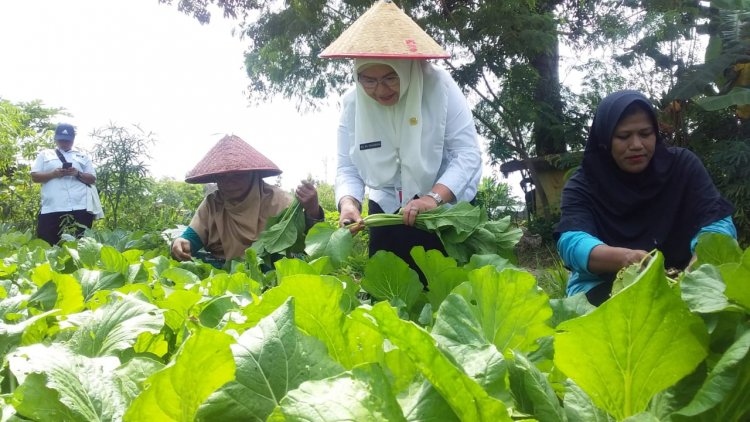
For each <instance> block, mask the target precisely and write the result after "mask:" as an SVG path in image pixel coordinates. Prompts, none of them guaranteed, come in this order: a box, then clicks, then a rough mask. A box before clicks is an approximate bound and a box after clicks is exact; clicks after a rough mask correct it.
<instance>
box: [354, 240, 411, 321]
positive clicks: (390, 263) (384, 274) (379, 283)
mask: <svg viewBox="0 0 750 422" xmlns="http://www.w3.org/2000/svg"><path fill="white" fill-rule="evenodd" d="M361 286H362V289H364V290H365V291H366V292H367V293H370V294H371V295H372V296H373V297H375V298H376V299H378V300H387V301H393V300H395V299H400V300H401V301H403V303H404V304H406V307H407V309H409V308H411V306H412V305H414V304H415V303H416V302H417V299H418V298H419V295H420V294H421V293H422V283H421V282H420V281H419V276H418V275H417V273H416V272H415V271H414V270H412V269H411V268H409V266H408V265H407V264H406V262H404V260H402V259H401V258H399V257H398V256H396V254H394V253H392V252H387V251H378V252H377V253H375V255H374V256H372V257H371V258H370V260H369V261H367V266H366V267H365V275H364V277H362V281H361Z"/></svg>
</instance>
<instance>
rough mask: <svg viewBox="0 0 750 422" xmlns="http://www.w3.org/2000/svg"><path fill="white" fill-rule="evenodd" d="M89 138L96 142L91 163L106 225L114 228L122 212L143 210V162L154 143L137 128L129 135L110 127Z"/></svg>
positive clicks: (123, 130) (118, 127)
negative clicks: (129, 209)
mask: <svg viewBox="0 0 750 422" xmlns="http://www.w3.org/2000/svg"><path fill="white" fill-rule="evenodd" d="M91 136H92V137H93V138H94V139H96V140H97V141H96V146H95V147H94V152H93V159H94V164H95V165H96V186H97V188H98V190H99V192H100V194H101V195H102V196H103V198H102V205H103V206H104V211H105V216H106V223H107V226H108V227H110V228H117V227H118V217H120V213H121V212H122V211H123V208H125V207H135V208H136V209H139V210H141V209H142V208H143V204H144V203H145V202H143V200H144V199H145V198H146V194H147V190H146V188H147V187H148V180H147V178H146V176H147V175H148V167H147V164H146V160H147V159H148V158H149V155H148V149H149V147H150V146H151V145H152V144H153V143H154V141H155V140H154V138H153V135H152V134H151V133H146V132H144V131H143V130H142V129H141V128H139V127H138V126H134V131H132V132H131V131H130V130H129V129H127V128H125V127H122V126H117V125H116V124H114V123H110V124H109V125H108V126H106V127H103V128H99V129H96V130H94V132H93V133H92V134H91Z"/></svg>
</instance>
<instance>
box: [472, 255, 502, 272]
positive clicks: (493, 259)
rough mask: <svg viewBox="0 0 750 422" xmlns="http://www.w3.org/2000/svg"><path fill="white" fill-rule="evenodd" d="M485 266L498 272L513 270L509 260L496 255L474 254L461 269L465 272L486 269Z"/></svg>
mask: <svg viewBox="0 0 750 422" xmlns="http://www.w3.org/2000/svg"><path fill="white" fill-rule="evenodd" d="M487 265H492V266H493V267H495V268H496V269H497V270H498V271H502V270H504V269H506V268H514V266H513V264H512V263H511V262H510V260H508V259H506V258H503V257H502V256H500V255H497V254H474V255H472V256H471V259H470V260H469V262H468V263H467V264H466V265H464V267H463V268H464V269H465V270H467V271H471V270H476V269H479V268H482V267H486V266H487Z"/></svg>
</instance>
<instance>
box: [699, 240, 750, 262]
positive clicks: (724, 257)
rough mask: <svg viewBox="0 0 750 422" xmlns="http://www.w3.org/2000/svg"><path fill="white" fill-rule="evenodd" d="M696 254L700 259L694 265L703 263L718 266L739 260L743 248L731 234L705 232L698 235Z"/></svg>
mask: <svg viewBox="0 0 750 422" xmlns="http://www.w3.org/2000/svg"><path fill="white" fill-rule="evenodd" d="M695 255H696V256H697V257H698V260H697V262H696V263H695V264H694V266H700V265H703V264H713V265H717V266H718V265H721V264H728V263H730V262H739V261H740V257H741V256H742V249H740V247H739V245H738V244H737V241H736V240H735V239H734V238H732V237H730V236H727V235H725V234H719V233H703V234H701V235H700V236H699V237H698V243H697V244H696V246H695Z"/></svg>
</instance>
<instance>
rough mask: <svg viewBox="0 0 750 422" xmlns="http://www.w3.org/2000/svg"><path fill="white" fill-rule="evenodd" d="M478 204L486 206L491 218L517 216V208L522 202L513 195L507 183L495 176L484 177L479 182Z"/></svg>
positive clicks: (488, 215)
mask: <svg viewBox="0 0 750 422" xmlns="http://www.w3.org/2000/svg"><path fill="white" fill-rule="evenodd" d="M476 202H477V206H480V207H482V208H484V210H485V211H486V212H487V217H488V218H489V219H490V220H499V219H501V218H503V217H505V216H508V215H509V216H512V217H515V216H516V215H517V212H516V209H517V207H519V206H520V205H521V204H522V202H521V201H520V200H519V199H518V198H516V197H514V196H513V193H512V192H511V190H510V186H509V185H508V184H507V183H502V182H498V181H497V179H495V177H494V176H493V177H483V178H482V181H481V182H480V183H479V189H478V190H477V198H476Z"/></svg>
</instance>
